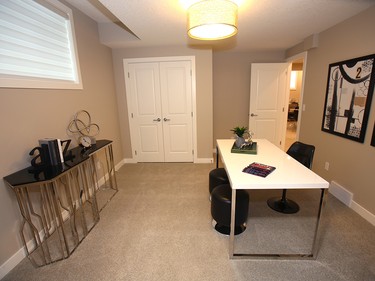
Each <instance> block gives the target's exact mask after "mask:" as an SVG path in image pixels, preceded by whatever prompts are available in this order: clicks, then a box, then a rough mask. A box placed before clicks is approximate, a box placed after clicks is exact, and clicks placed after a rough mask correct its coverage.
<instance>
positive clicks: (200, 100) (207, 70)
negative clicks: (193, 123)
mask: <svg viewBox="0 0 375 281" xmlns="http://www.w3.org/2000/svg"><path fill="white" fill-rule="evenodd" d="M172 56H195V66H196V104H197V112H196V113H197V150H198V151H197V155H198V158H206V159H207V158H212V157H213V156H212V145H211V144H212V123H213V120H212V118H213V117H212V51H211V50H199V49H190V48H184V47H162V48H161V47H159V48H137V49H114V50H113V64H114V71H115V80H116V91H117V98H118V101H119V102H118V110H119V118H120V124H121V136H122V141H123V146H122V148H123V151H124V157H125V158H131V145H130V134H129V120H128V109H127V103H126V91H125V79H124V69H123V60H124V59H125V58H145V57H172Z"/></svg>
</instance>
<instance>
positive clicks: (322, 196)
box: [311, 188, 327, 259]
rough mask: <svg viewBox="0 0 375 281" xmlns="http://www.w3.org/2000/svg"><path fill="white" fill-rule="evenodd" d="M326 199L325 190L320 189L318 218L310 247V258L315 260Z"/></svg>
mask: <svg viewBox="0 0 375 281" xmlns="http://www.w3.org/2000/svg"><path fill="white" fill-rule="evenodd" d="M326 198H327V189H324V188H323V189H322V192H321V194H320V203H319V211H318V218H317V221H316V226H315V234H314V240H313V245H312V250H311V253H312V257H313V258H314V259H316V257H317V255H318V250H319V242H320V241H319V240H320V236H321V230H320V221H321V218H322V212H323V208H324V206H325V205H326V200H327V199H326Z"/></svg>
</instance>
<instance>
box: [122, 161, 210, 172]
mask: <svg viewBox="0 0 375 281" xmlns="http://www.w3.org/2000/svg"><path fill="white" fill-rule="evenodd" d="M213 161H214V159H213V158H197V159H195V161H194V163H197V164H209V163H213ZM120 163H122V164H121V166H122V165H124V164H135V163H137V161H136V160H135V159H133V158H125V159H123V160H122V161H121V162H120ZM121 166H120V167H121ZM117 170H118V169H117V165H116V171H117Z"/></svg>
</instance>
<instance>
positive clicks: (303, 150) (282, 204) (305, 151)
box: [267, 141, 315, 214]
mask: <svg viewBox="0 0 375 281" xmlns="http://www.w3.org/2000/svg"><path fill="white" fill-rule="evenodd" d="M314 152H315V146H313V145H310V144H305V143H302V142H299V141H296V142H295V143H293V144H292V145H291V146H290V147H289V149H288V151H287V152H286V153H287V154H289V155H290V156H291V157H293V158H294V159H296V160H297V161H298V162H300V163H301V164H302V165H304V166H306V167H307V168H309V169H311V166H312V162H313V157H314ZM267 204H268V206H269V207H270V208H271V209H273V210H275V211H277V212H280V213H284V214H294V213H297V212H298V211H299V206H298V204H297V203H296V202H294V201H292V200H290V199H287V198H286V189H284V190H283V194H282V196H281V198H280V197H273V198H270V199H268V200H267Z"/></svg>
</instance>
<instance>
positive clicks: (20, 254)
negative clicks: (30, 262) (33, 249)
mask: <svg viewBox="0 0 375 281" xmlns="http://www.w3.org/2000/svg"><path fill="white" fill-rule="evenodd" d="M25 257H26V251H25V247H22V248H20V249H19V250H18V251H17V252H16V253H15V254H14V255H13V256H11V257H10V258H9V259H8V260H7V261H6V262H4V263H3V264H2V265H1V266H0V280H1V279H3V278H4V276H5V275H7V274H8V273H9V272H10V271H11V270H12V269H13V268H15V267H16V266H17V265H18V264H19V263H20V262H21V261H22V260H23V259H24V258H25Z"/></svg>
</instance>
